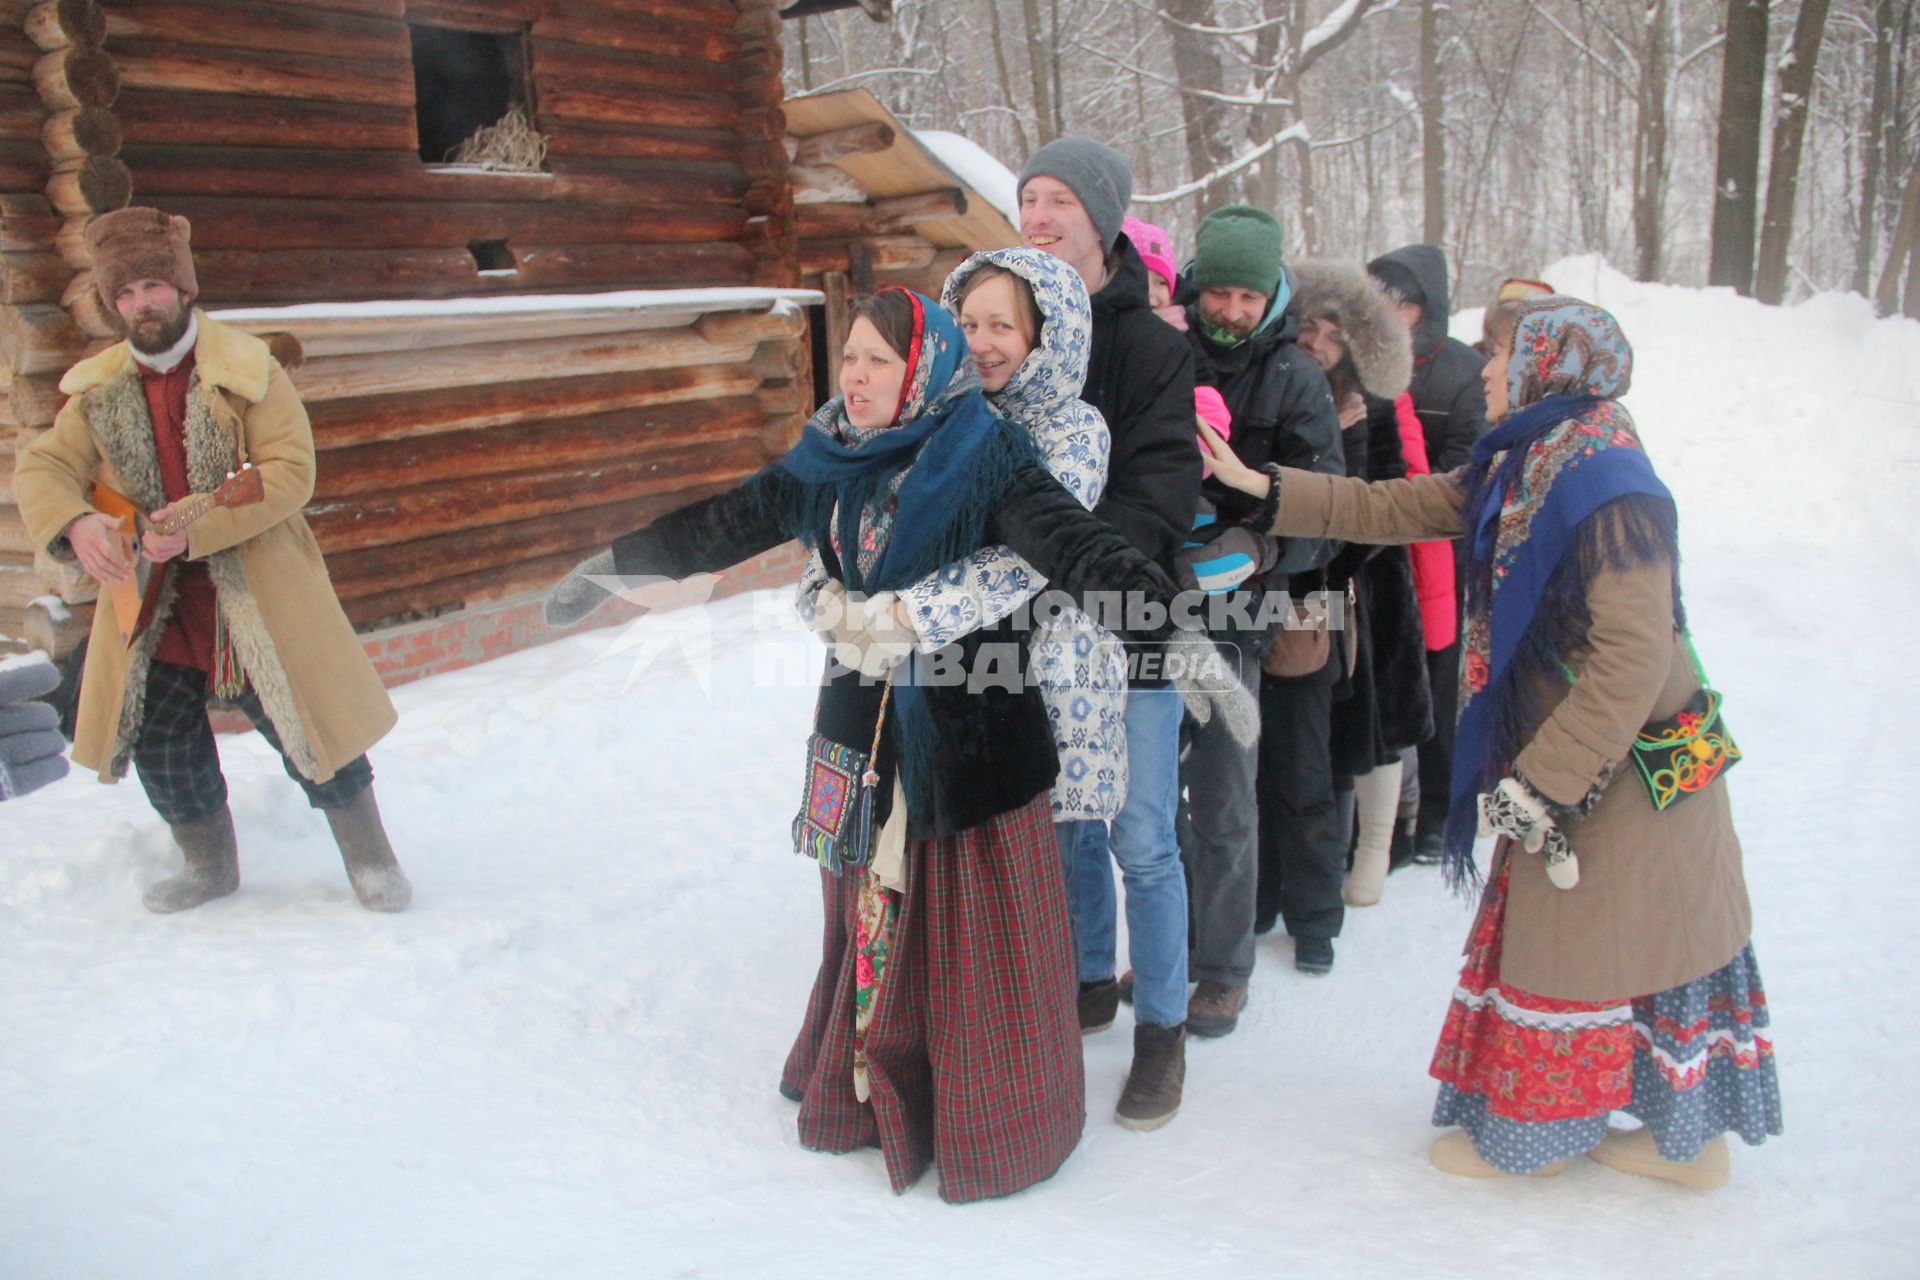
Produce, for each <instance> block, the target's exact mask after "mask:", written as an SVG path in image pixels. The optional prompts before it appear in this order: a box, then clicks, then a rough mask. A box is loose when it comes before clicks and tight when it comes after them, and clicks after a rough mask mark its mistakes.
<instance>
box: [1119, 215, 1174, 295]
mask: <svg viewBox="0 0 1920 1280" xmlns="http://www.w3.org/2000/svg"><path fill="white" fill-rule="evenodd" d="M1120 230H1121V231H1123V232H1125V233H1126V237H1127V239H1129V240H1131V241H1132V242H1133V247H1134V248H1136V249H1138V250H1139V251H1140V258H1141V260H1142V261H1143V262H1145V263H1146V264H1147V270H1149V271H1151V272H1154V273H1155V274H1156V275H1158V276H1159V277H1160V278H1161V279H1162V280H1165V281H1166V282H1167V288H1169V289H1171V288H1173V287H1174V279H1173V278H1174V274H1175V273H1174V269H1173V238H1172V237H1171V236H1169V235H1168V234H1167V233H1166V230H1165V228H1162V227H1156V226H1154V225H1153V224H1152V223H1151V222H1142V221H1140V219H1138V218H1133V217H1129V218H1126V219H1124V220H1123V221H1122V222H1121V223H1120Z"/></svg>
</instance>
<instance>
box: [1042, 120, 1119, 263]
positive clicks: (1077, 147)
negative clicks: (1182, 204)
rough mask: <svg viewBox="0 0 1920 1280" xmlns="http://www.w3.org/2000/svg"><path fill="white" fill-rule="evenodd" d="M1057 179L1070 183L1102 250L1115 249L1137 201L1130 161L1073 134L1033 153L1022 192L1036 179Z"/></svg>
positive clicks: (1099, 144)
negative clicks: (1131, 206)
mask: <svg viewBox="0 0 1920 1280" xmlns="http://www.w3.org/2000/svg"><path fill="white" fill-rule="evenodd" d="M1040 177H1047V178H1055V179H1058V180H1059V181H1060V182H1063V183H1065V184H1066V187H1067V189H1068V190H1069V191H1071V192H1073V194H1074V195H1075V197H1077V198H1078V199H1079V201H1080V203H1081V205H1082V206H1084V207H1085V209H1086V211H1087V217H1088V218H1090V219H1092V221H1093V229H1094V231H1096V232H1097V233H1099V236H1100V244H1101V247H1102V248H1106V249H1111V248H1113V242H1114V241H1115V240H1117V239H1119V238H1120V221H1121V219H1123V218H1125V217H1126V216H1127V204H1128V203H1129V202H1130V201H1131V200H1132V199H1133V169H1132V167H1131V166H1129V165H1128V164H1127V158H1126V157H1125V156H1123V155H1121V154H1120V153H1119V152H1118V151H1115V150H1114V149H1113V148H1112V147H1110V146H1108V145H1107V144H1106V143H1104V142H1095V141H1094V140H1093V139H1092V138H1082V137H1078V136H1075V135H1071V134H1069V135H1068V136H1067V137H1064V138H1056V139H1054V140H1053V141H1052V142H1049V143H1048V144H1047V145H1046V146H1044V147H1042V148H1040V149H1039V150H1038V151H1036V152H1034V153H1033V158H1032V159H1031V160H1029V161H1027V167H1026V168H1024V169H1022V170H1021V171H1020V188H1019V189H1020V190H1021V191H1024V190H1026V187H1027V182H1028V180H1029V179H1032V178H1040Z"/></svg>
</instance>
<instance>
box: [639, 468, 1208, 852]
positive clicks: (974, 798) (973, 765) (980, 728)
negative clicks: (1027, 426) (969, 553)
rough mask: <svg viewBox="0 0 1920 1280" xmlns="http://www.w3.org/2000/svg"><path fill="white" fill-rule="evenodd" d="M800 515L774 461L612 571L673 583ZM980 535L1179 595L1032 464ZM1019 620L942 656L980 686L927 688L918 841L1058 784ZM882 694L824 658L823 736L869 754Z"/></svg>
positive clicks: (887, 765) (791, 525)
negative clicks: (923, 801) (925, 789)
mask: <svg viewBox="0 0 1920 1280" xmlns="http://www.w3.org/2000/svg"><path fill="white" fill-rule="evenodd" d="M800 509H801V484H800V482H799V481H798V480H796V479H795V478H794V477H793V476H792V475H791V474H790V473H789V472H787V471H786V470H784V469H783V468H782V467H781V466H780V465H779V464H778V463H774V464H772V465H770V466H768V467H766V468H764V469H762V470H761V471H759V472H757V473H756V474H754V475H752V476H750V477H748V478H747V479H746V480H745V481H743V482H742V483H741V484H740V485H738V486H737V487H736V488H734V489H731V490H729V491H728V492H726V493H722V494H718V495H716V496H714V497H711V498H707V499H704V500H702V501H700V502H695V503H693V504H691V505H690V506H686V507H682V508H680V509H679V510H678V511H673V512H670V513H668V514H667V515H664V516H662V517H660V518H659V519H657V520H655V521H654V522H653V523H652V524H650V525H648V526H647V527H646V528H644V529H640V530H637V531H635V532H633V533H629V534H627V535H625V536H624V537H621V538H617V539H615V540H614V543H613V556H614V569H615V571H616V572H617V573H619V574H621V575H623V576H625V575H658V576H662V577H669V578H684V577H687V576H688V575H690V574H694V573H703V572H709V573H710V572H717V571H719V570H721V569H724V568H727V567H728V566H730V565H734V564H738V563H739V562H741V561H742V560H746V559H749V558H751V557H753V556H756V555H759V554H761V553H762V552H765V551H767V550H769V549H771V548H773V547H776V546H778V545H779V544H781V543H782V542H785V541H787V540H788V539H789V538H792V537H794V536H796V535H797V533H798V532H799V523H800V522H799V512H800ZM984 540H985V541H987V542H1005V543H1006V544H1007V545H1009V546H1011V547H1012V548H1013V549H1014V550H1015V551H1017V552H1019V553H1020V554H1021V555H1022V556H1024V557H1026V559H1027V560H1028V562H1029V563H1030V564H1032V565H1033V566H1034V568H1036V569H1037V570H1039V571H1040V572H1041V573H1042V574H1044V575H1045V576H1046V578H1047V579H1048V581H1049V584H1050V585H1051V586H1053V587H1056V588H1058V589H1061V590H1065V591H1069V592H1072V593H1075V594H1076V595H1081V596H1084V594H1085V593H1087V592H1089V591H1140V592H1144V593H1145V594H1147V595H1148V596H1149V597H1151V598H1153V599H1157V600H1159V601H1161V602H1162V603H1167V602H1170V601H1171V600H1172V598H1173V595H1174V593H1175V592H1176V591H1177V590H1178V588H1177V587H1176V586H1175V585H1174V583H1173V581H1172V579H1171V578H1170V577H1168V576H1167V575H1166V574H1165V573H1164V572H1162V571H1161V570H1160V569H1159V568H1158V567H1157V566H1156V565H1154V564H1153V562H1152V561H1150V560H1148V559H1147V558H1146V556H1145V555H1143V554H1142V553H1141V552H1139V551H1138V550H1136V549H1135V548H1134V547H1133V545H1132V544H1131V543H1130V542H1129V541H1128V539H1127V538H1126V537H1125V536H1123V535H1122V534H1120V533H1119V532H1117V531H1116V530H1114V529H1113V528H1112V527H1111V526H1110V525H1108V524H1107V523H1106V522H1104V521H1102V520H1100V519H1099V518H1098V517H1096V516H1094V515H1093V514H1092V513H1091V512H1089V511H1087V510H1086V509H1085V508H1084V507H1082V506H1081V505H1080V503H1079V501H1078V500H1077V499H1076V498H1074V496H1073V495H1072V494H1071V493H1069V492H1068V491H1067V490H1065V489H1063V488H1062V487H1061V486H1060V484H1059V482H1058V481H1056V480H1055V479H1054V478H1053V477H1052V476H1051V475H1050V474H1048V473H1047V471H1046V470H1045V468H1043V467H1041V466H1039V465H1037V464H1031V463H1030V464H1028V465H1026V466H1023V467H1022V468H1021V469H1020V471H1019V472H1018V474H1017V475H1016V477H1015V479H1014V481H1013V483H1012V485H1011V486H1010V487H1009V488H1008V490H1007V492H1006V493H1005V494H1003V495H1002V497H1001V498H1000V500H999V502H998V504H997V505H996V506H995V508H994V511H993V513H992V516H991V517H990V519H989V522H988V528H987V533H986V536H985V539H984ZM820 550H821V554H822V559H823V560H824V561H825V562H826V566H827V571H828V573H829V574H831V575H832V576H833V577H834V578H835V579H836V580H838V579H839V578H840V577H841V569H840V565H839V563H838V561H837V559H836V558H835V557H834V555H833V553H832V548H830V547H824V546H823V547H821V548H820ZM1019 618H1020V615H1019V614H1016V615H1015V616H1014V617H1013V618H1009V619H1007V620H1006V621H1004V622H1002V623H1000V624H998V625H996V626H993V627H989V628H985V629H983V630H980V631H977V632H974V633H973V634H972V635H969V636H966V637H964V638H962V639H961V640H959V641H956V642H955V643H954V644H952V645H950V646H948V647H947V649H945V650H942V651H941V654H940V655H938V660H939V661H941V662H943V663H944V664H945V665H944V669H946V670H955V669H960V670H965V671H966V672H968V673H969V674H976V673H977V674H979V675H980V676H981V678H980V679H979V680H977V681H976V680H967V681H961V682H959V683H957V684H955V683H929V685H928V687H927V703H928V711H929V718H930V720H931V722H932V725H933V734H934V741H933V744H932V752H933V755H932V758H933V760H934V762H935V765H936V767H935V769H934V771H933V775H934V782H933V793H932V796H931V798H930V805H929V807H928V808H927V811H925V812H918V811H916V812H914V813H912V814H910V815H909V828H908V830H909V833H910V835H911V836H912V837H913V838H914V839H931V838H936V837H942V836H951V835H956V834H958V833H960V832H962V831H965V830H967V829H969V828H971V827H976V826H979V825H980V824H981V823H983V822H986V821H987V820H988V819H990V818H993V817H996V816H998V815H1000V814H1003V813H1009V812H1011V811H1013V810H1015V809H1018V808H1020V807H1021V806H1022V805H1024V804H1026V803H1027V802H1028V801H1030V800H1032V799H1033V798H1034V797H1035V796H1037V795H1040V794H1041V793H1042V792H1045V791H1047V790H1048V789H1050V788H1051V787H1052V786H1053V780H1054V777H1055V776H1056V775H1057V774H1058V772H1059V768H1060V764H1059V757H1058V756H1057V755H1056V754H1055V752H1054V747H1053V734H1052V731H1051V729H1050V728H1049V726H1048V724H1047V713H1046V708H1045V706H1044V705H1043V704H1042V702H1041V699H1040V691H1039V689H1038V687H1037V686H1033V685H1031V684H1030V683H1029V682H1028V680H1027V678H1026V668H1027V656H1026V655H1027V638H1028V637H1027V632H1026V631H1025V630H1024V629H1022V628H1021V626H1020V625H1019ZM1010 660H1011V665H1010ZM921 669H923V670H924V669H925V665H924V664H923V665H922V667H921ZM989 676H990V677H991V678H987V677H989ZM1016 677H1017V678H1016ZM1009 686H1012V687H1009ZM880 696H881V686H880V685H879V684H878V683H876V682H874V681H871V680H868V679H865V678H864V677H862V676H861V675H860V674H859V673H858V672H854V671H849V670H848V669H846V668H845V667H841V666H839V665H838V664H837V663H834V662H833V661H832V660H831V659H829V660H828V662H827V670H826V675H825V676H824V678H823V681H822V685H821V694H820V709H819V712H818V714H817V715H816V717H815V722H814V728H815V730H816V731H817V732H819V733H821V734H822V735H824V736H825V737H827V738H830V739H832V740H833V741H834V742H838V743H841V744H842V745H845V746H850V747H853V748H855V749H857V750H860V751H866V750H867V749H868V748H870V747H871V746H872V745H873V728H874V723H875V721H876V719H877V718H878V716H879V711H880ZM893 730H894V717H892V716H889V717H888V720H887V724H886V726H885V729H884V730H883V732H882V735H881V740H880V753H879V766H878V767H879V772H880V774H881V786H880V788H879V795H880V797H881V806H880V810H879V812H878V813H877V815H876V820H881V819H884V817H885V814H886V808H887V805H888V804H890V802H891V796H892V794H893V776H894V771H895V769H896V768H897V767H898V760H899V747H898V744H897V742H896V741H895V740H894V735H893Z"/></svg>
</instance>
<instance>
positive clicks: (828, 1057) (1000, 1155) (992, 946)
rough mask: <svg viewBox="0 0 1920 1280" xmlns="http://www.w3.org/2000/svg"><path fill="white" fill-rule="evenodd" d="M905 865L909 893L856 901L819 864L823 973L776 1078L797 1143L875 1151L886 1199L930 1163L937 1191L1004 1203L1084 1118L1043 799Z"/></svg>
mask: <svg viewBox="0 0 1920 1280" xmlns="http://www.w3.org/2000/svg"><path fill="white" fill-rule="evenodd" d="M907 860H908V867H907V887H906V890H905V892H903V893H901V894H898V895H891V894H889V893H888V891H887V890H884V889H878V888H876V887H875V886H873V885H871V884H868V885H866V888H865V891H864V908H865V909H864V910H863V909H862V908H863V888H862V884H863V878H862V877H861V876H858V875H846V876H834V875H830V874H828V873H826V872H824V871H823V872H822V873H821V886H822V890H823V892H824V895H825V899H826V933H825V940H824V949H823V953H822V956H821V960H820V972H819V975H818V976H817V977H816V978H815V979H814V984H813V994H812V996H811V997H810V998H809V1000H808V1002H807V1015H806V1021H805V1023H804V1024H803V1025H802V1026H801V1028H800V1034H799V1037H798V1038H797V1039H796V1040H795V1041H794V1045H793V1050H792V1052H791V1053H790V1054H788V1056H787V1063H786V1068H785V1070H784V1072H783V1075H782V1079H783V1082H784V1083H785V1085H786V1086H787V1088H788V1090H789V1092H798V1093H799V1094H800V1095H801V1102H800V1119H799V1124H800V1142H801V1144H802V1145H803V1146H806V1147H809V1148H811V1149H813V1150H816V1151H832V1152H848V1151H853V1150H855V1149H856V1148H859V1147H869V1146H876V1145H877V1146H878V1147H879V1148H880V1149H881V1152H882V1154H883V1155H884V1156H885V1158H886V1165H887V1176H888V1178H889V1180H890V1181H891V1182H892V1184H893V1189H894V1190H895V1191H896V1192H899V1191H905V1190H906V1189H907V1188H908V1187H911V1186H912V1185H913V1184H914V1183H915V1182H916V1181H918V1180H919V1178H920V1175H921V1174H923V1173H924V1172H926V1169H927V1166H928V1164H930V1163H932V1164H936V1165H938V1167H939V1171H940V1195H941V1197H942V1198H943V1199H945V1200H949V1201H953V1202H963V1201H969V1200H981V1199H987V1198H989V1197H993V1196H1004V1195H1009V1194H1011V1193H1013V1192H1015V1191H1019V1190H1021V1189H1022V1188H1024V1187H1028V1186H1031V1185H1032V1184H1034V1183H1036V1182H1039V1181H1040V1180H1042V1179H1043V1178H1047V1177H1049V1176H1051V1175H1052V1174H1053V1172H1054V1171H1055V1170H1056V1169H1058V1168H1059V1167H1060V1165H1061V1164H1062V1162H1064V1161H1065V1160H1066V1158H1067V1156H1068V1155H1069V1154H1070V1153H1071V1152H1072V1151H1073V1148H1074V1146H1075V1144H1077V1143H1078V1142H1079V1140H1080V1131H1081V1129H1082V1128H1083V1127H1084V1126H1085V1123H1086V1082H1085V1074H1084V1071H1083V1068H1082V1063H1081V1056H1080V1025H1079V1018H1078V1013H1077V1011H1076V1004H1075V1000H1076V993H1077V983H1076V980H1075V974H1074V962H1073V942H1072V937H1073V928H1072V924H1071V922H1070V921H1069V918H1068V915H1067V901H1066V889H1065V885H1064V884H1063V882H1062V880H1061V876H1060V862H1059V852H1058V848H1057V846H1056V845H1055V843H1054V834H1053V821H1052V815H1051V809H1050V805H1049V801H1048V797H1047V796H1046V795H1045V794H1042V795H1040V796H1038V797H1037V798H1035V799H1034V800H1032V801H1030V802H1029V803H1028V804H1026V805H1025V806H1023V807H1022V808H1020V809H1018V810H1015V811H1014V812H1012V813H1008V814H1002V815H1001V816H1000V817H998V818H995V819H993V820H992V821H990V822H987V823H985V824H983V825H981V826H979V827H975V828H973V829H972V830H969V831H967V832H964V833H962V834H961V835H959V836H956V837H952V838H948V839H942V840H927V841H915V842H914V843H913V844H912V845H910V846H909V848H908V851H907ZM878 895H886V897H885V898H881V897H880V896H878ZM856 1024H857V1028H856ZM856 1061H857V1062H858V1064H859V1067H860V1070H859V1072H858V1075H859V1076H860V1080H859V1083H858V1086H857V1087H856V1070H855V1066H856ZM862 1094H864V1095H866V1096H865V1097H864V1098H863V1097H862V1096H861V1095H862Z"/></svg>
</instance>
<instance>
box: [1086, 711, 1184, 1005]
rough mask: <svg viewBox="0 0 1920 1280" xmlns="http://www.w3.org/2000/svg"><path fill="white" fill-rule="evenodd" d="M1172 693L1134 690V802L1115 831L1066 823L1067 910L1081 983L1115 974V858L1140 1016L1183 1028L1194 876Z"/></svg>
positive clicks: (1130, 771)
mask: <svg viewBox="0 0 1920 1280" xmlns="http://www.w3.org/2000/svg"><path fill="white" fill-rule="evenodd" d="M1183 710H1184V708H1183V706H1182V704H1181V701H1180V695H1179V694H1178V693H1176V692H1175V691H1173V690H1172V689H1134V690H1132V691H1131V692H1130V693H1128V695H1127V717H1126V723H1127V802H1126V803H1125V804H1124V805H1122V806H1121V808H1120V812H1119V813H1117V814H1115V815H1114V819H1113V829H1112V833H1111V835H1109V833H1108V832H1107V830H1106V829H1105V827H1104V826H1103V824H1101V823H1099V822H1063V823H1060V824H1059V826H1058V828H1057V833H1058V835H1059V837H1060V859H1061V863H1062V866H1063V869H1064V870H1065V872H1066V879H1067V906H1068V908H1069V909H1070V910H1071V911H1072V913H1073V939H1074V949H1075V954H1076V959H1077V961H1078V965H1079V970H1080V980H1081V981H1082V982H1098V981H1102V980H1104V979H1106V978H1111V977H1112V976H1113V970H1114V950H1115V942H1114V933H1115V928H1114V924H1115V919H1114V917H1115V912H1114V900H1113V868H1112V867H1111V866H1110V865H1109V864H1108V861H1107V855H1108V853H1109V851H1111V853H1112V856H1113V860H1114V861H1115V862H1118V863H1119V864H1120V880H1121V883H1122V884H1123V885H1124V886H1125V888H1126V893H1127V959H1128V960H1129V961H1130V962H1131V963H1132V965H1133V1012H1134V1020H1135V1021H1136V1022H1138V1023H1143V1024H1145V1025H1147V1026H1151V1027H1177V1026H1179V1025H1180V1024H1181V1023H1183V1022H1185V1021H1186V1020H1187V882H1186V877H1185V876H1184V875H1183V874H1182V873H1181V870H1180V840H1179V837H1178V835H1177V834H1176V832H1175V829H1174V814H1175V811H1176V809H1177V807H1178V804H1179V799H1180V717H1181V715H1182V712H1183Z"/></svg>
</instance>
